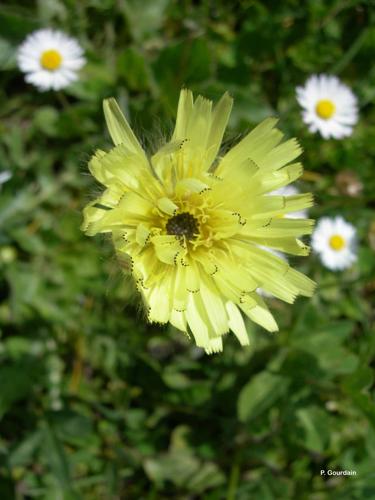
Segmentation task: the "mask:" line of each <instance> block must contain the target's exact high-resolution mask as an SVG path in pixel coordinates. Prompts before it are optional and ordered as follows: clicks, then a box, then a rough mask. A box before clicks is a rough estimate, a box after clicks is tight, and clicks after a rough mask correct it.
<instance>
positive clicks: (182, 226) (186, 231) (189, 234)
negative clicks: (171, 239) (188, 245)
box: [166, 212, 198, 240]
mask: <svg viewBox="0 0 375 500" xmlns="http://www.w3.org/2000/svg"><path fill="white" fill-rule="evenodd" d="M166 230H167V234H175V235H176V236H185V237H186V238H187V239H188V240H194V239H195V238H196V236H197V233H198V221H197V219H196V218H195V217H194V216H193V215H191V214H189V213H188V212H183V213H181V214H177V215H174V216H173V217H171V218H170V219H169V220H168V222H167V225H166Z"/></svg>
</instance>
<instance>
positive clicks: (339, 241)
mask: <svg viewBox="0 0 375 500" xmlns="http://www.w3.org/2000/svg"><path fill="white" fill-rule="evenodd" d="M329 246H330V247H331V248H332V250H336V252H338V251H340V250H342V249H343V248H344V246H345V240H344V238H343V237H342V236H340V235H339V234H334V235H333V236H331V237H330V239H329Z"/></svg>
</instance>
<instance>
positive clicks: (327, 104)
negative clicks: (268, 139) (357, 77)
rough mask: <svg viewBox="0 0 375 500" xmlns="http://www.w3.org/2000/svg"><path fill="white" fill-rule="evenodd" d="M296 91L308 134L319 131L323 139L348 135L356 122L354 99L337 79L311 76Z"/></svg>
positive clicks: (355, 103) (326, 76)
mask: <svg viewBox="0 0 375 500" xmlns="http://www.w3.org/2000/svg"><path fill="white" fill-rule="evenodd" d="M296 92H297V101H298V102H299V104H300V105H301V106H302V108H303V112H302V117H303V121H304V122H305V123H307V125H308V126H309V130H310V132H320V134H321V136H322V137H324V139H329V138H330V137H334V138H335V139H341V138H343V137H347V136H349V135H351V133H352V130H353V126H354V125H355V124H356V123H357V121H358V104H357V98H356V96H355V95H354V94H353V92H352V91H351V90H350V88H349V87H347V86H346V85H344V84H343V83H341V82H340V80H339V79H338V78H337V77H336V76H329V75H313V76H311V77H310V78H309V79H308V80H307V82H306V83H305V86H304V87H297V89H296Z"/></svg>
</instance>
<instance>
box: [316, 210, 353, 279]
mask: <svg viewBox="0 0 375 500" xmlns="http://www.w3.org/2000/svg"><path fill="white" fill-rule="evenodd" d="M311 246H312V248H313V250H314V252H316V253H317V254H318V255H319V257H320V259H321V261H322V263H323V264H324V265H325V266H326V267H327V268H328V269H332V270H333V271H338V270H342V269H346V268H348V267H350V266H351V265H352V264H353V263H354V262H355V261H356V260H357V255H356V248H355V247H356V230H355V228H354V226H352V224H349V223H348V222H346V221H345V220H344V219H343V218H342V217H339V216H338V217H334V218H329V217H323V218H322V219H320V220H319V222H318V224H317V225H316V228H315V231H314V233H313V235H312V239H311Z"/></svg>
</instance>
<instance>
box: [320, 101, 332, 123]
mask: <svg viewBox="0 0 375 500" xmlns="http://www.w3.org/2000/svg"><path fill="white" fill-rule="evenodd" d="M335 110H336V106H335V105H334V104H333V102H332V101H330V100H329V99H321V100H320V101H318V103H317V105H316V114H317V115H318V116H319V117H320V118H322V119H323V120H328V119H329V118H331V117H332V115H333V114H334V112H335Z"/></svg>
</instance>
